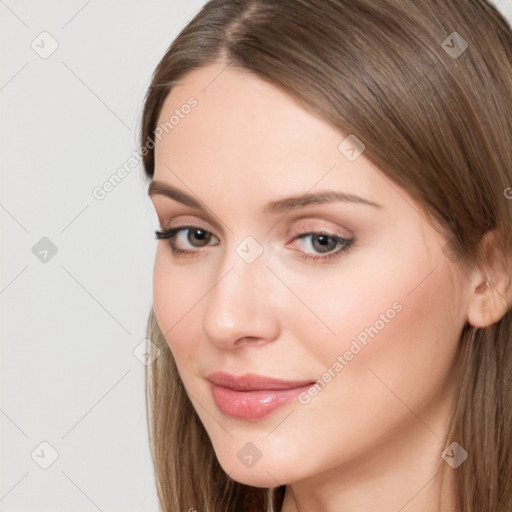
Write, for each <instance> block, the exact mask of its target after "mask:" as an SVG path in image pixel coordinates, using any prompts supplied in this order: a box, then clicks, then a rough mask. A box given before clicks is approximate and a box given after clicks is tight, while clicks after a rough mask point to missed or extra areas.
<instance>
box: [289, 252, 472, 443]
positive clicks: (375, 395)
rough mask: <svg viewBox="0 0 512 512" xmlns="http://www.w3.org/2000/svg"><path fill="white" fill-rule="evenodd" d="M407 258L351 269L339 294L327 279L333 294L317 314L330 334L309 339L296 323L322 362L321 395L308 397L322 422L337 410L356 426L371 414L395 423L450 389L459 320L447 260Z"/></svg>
mask: <svg viewBox="0 0 512 512" xmlns="http://www.w3.org/2000/svg"><path fill="white" fill-rule="evenodd" d="M411 261H412V262H414V263H412V264H411V265H409V266H408V268H403V269H401V272H400V271H399V269H398V268H397V269H396V272H389V273H384V274H383V273H377V272H376V273H375V274H374V275H371V274H369V273H366V275H365V276H364V279H363V275H359V276H357V275H356V274H357V273H353V274H352V276H351V277H350V278H349V279H345V282H346V283H348V284H350V293H347V294H345V295H343V294H340V293H339V290H338V291H337V292H336V289H335V288H334V287H333V286H331V287H330V288H329V286H328V285H327V283H325V287H324V291H327V290H329V292H330V293H331V294H332V295H331V297H336V299H335V300H330V301H327V300H326V301H325V308H324V309H323V311H324V313H325V315H324V317H323V318H324V321H325V322H326V323H327V324H329V326H330V327H332V329H333V330H334V331H335V332H336V336H332V337H331V338H330V340H329V338H326V337H325V336H323V340H324V341H325V343H324V344H314V340H315V337H314V334H313V330H312V329H310V330H309V331H308V332H307V334H306V333H305V331H304V330H303V331H302V339H306V336H308V337H309V338H308V339H309V340H310V347H311V352H312V353H314V354H315V355H317V356H318V357H317V359H318V360H319V361H321V362H322V365H323V368H324V370H325V372H324V373H323V375H322V376H321V377H320V381H321V383H320V391H319V392H318V397H319V398H312V400H311V404H312V409H311V410H310V411H313V409H314V410H315V415H314V416H315V417H316V420H315V421H320V422H322V421H325V422H328V421H329V418H332V414H333V411H334V410H336V411H337V412H336V413H334V414H335V415H339V420H340V423H339V424H344V425H347V423H346V422H347V418H350V421H349V423H350V425H351V426H353V427H354V428H355V429H356V430H357V428H360V427H361V425H367V424H368V422H369V421H370V422H372V424H373V425H375V424H382V423H383V422H384V423H390V424H391V423H393V424H396V423H398V422H399V421H403V420H404V418H405V417H406V416H407V415H410V410H413V411H415V413H416V414H420V411H422V410H426V408H428V407H430V406H432V404H433V403H434V402H436V403H437V400H438V399H439V397H440V396H442V395H443V394H444V393H445V392H449V391H450V388H449V386H448V385H447V384H448V382H450V378H451V376H452V368H453V365H454V357H455V354H456V348H457V341H458V339H459V336H460V331H461V329H462V326H463V323H464V322H463V315H462V314H461V311H462V308H461V303H459V304H454V302H457V301H456V300H454V297H455V294H454V293H453V291H452V286H453V285H452V280H451V276H450V274H449V272H448V269H447V268H446V267H441V266H439V267H438V268H436V270H435V271H433V272H432V269H433V268H435V265H432V264H430V263H429V262H428V261H426V260H422V259H421V257H420V256H418V257H417V258H415V259H414V258H413V259H411ZM310 298H311V304H312V307H316V308H320V307H321V301H320V300H319V299H318V300H317V301H316V302H315V300H314V297H313V296H311V295H310ZM457 308H458V310H457ZM319 310H320V309H319ZM450 311H451V313H452V314H449V312H450ZM297 336H299V334H297ZM329 370H330V371H329ZM320 396H322V398H320ZM315 400H318V402H317V407H318V408H317V407H316V406H315V405H313V403H314V401H315ZM326 403H329V404H331V405H332V408H331V407H327V408H326V407H325V404H326ZM322 404H323V405H322ZM404 404H406V405H404ZM308 407H309V406H308ZM409 408H410V409H409ZM327 411H328V412H327ZM317 413H318V414H317ZM358 425H359V427H358ZM354 435H356V432H355V431H354ZM369 435H370V434H369ZM372 435H373V434H372Z"/></svg>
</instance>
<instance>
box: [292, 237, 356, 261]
mask: <svg viewBox="0 0 512 512" xmlns="http://www.w3.org/2000/svg"><path fill="white" fill-rule="evenodd" d="M295 240H296V241H299V242H300V244H299V245H301V246H302V247H301V248H300V249H301V251H302V252H303V253H304V254H302V256H301V257H302V258H304V259H312V260H317V261H320V260H328V259H332V258H335V257H337V256H340V255H341V253H342V252H348V250H349V249H350V247H351V245H352V244H353V243H354V240H353V239H347V238H343V237H341V236H338V235H334V234H331V233H323V232H319V233H312V232H310V233H304V234H302V235H299V236H297V237H296V238H295Z"/></svg>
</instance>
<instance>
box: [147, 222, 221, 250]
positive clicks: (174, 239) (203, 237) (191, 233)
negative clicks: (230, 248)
mask: <svg viewBox="0 0 512 512" xmlns="http://www.w3.org/2000/svg"><path fill="white" fill-rule="evenodd" d="M155 235H156V238H157V239H159V240H169V245H170V246H171V250H172V252H173V253H174V254H190V253H194V252H198V251H196V250H194V249H198V248H201V247H206V246H207V245H215V244H216V243H218V240H217V238H216V237H215V236H213V234H212V233H211V232H210V231H207V230H205V229H203V228H200V227H198V226H180V227H177V228H172V229H167V230H165V231H155Z"/></svg>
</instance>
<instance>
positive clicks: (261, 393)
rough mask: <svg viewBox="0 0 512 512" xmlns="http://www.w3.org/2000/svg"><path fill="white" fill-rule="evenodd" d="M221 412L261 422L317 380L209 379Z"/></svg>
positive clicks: (252, 376)
mask: <svg viewBox="0 0 512 512" xmlns="http://www.w3.org/2000/svg"><path fill="white" fill-rule="evenodd" d="M207 380H208V381H209V382H210V387H211V390H212V394H213V399H214V401H215V404H216V405H217V407H218V409H219V410H220V411H221V412H222V413H224V414H226V415H227V416H230V417H232V418H237V419H243V420H247V421H255V420H259V419H261V418H263V417H265V416H267V415H269V414H270V413H272V412H273V411H275V410H276V409H277V408H278V407H281V406H283V405H285V404H286V403H289V402H290V401H292V400H294V399H296V398H297V397H298V396H299V395H300V394H301V393H303V392H305V391H307V390H308V389H309V388H310V387H311V386H312V385H314V384H315V382H316V381H315V380H281V379H276V378H273V377H267V376H263V375H257V374H252V373H250V374H244V375H240V376H235V375H230V374H227V373H224V372H215V373H212V374H210V375H208V376H207Z"/></svg>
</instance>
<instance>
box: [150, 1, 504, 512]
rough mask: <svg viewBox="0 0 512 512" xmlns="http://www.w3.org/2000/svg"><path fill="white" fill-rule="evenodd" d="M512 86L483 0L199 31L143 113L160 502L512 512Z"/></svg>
mask: <svg viewBox="0 0 512 512" xmlns="http://www.w3.org/2000/svg"><path fill="white" fill-rule="evenodd" d="M511 91H512V33H511V30H510V28H509V26H508V25H507V24H506V22H505V21H504V19H503V18H502V17H501V16H500V14H499V13H498V12H497V11H496V9H495V8H494V7H493V6H492V5H490V4H488V3H486V2H485V1H483V0H428V1H427V0H423V1H421V2H407V1H405V0H379V1H375V0H351V1H349V0H308V1H306V0H293V1H292V0H286V1H280V2H273V1H271V0H213V1H210V2H208V3H207V4H206V5H205V6H204V7H203V8H202V9H201V11H200V12H199V13H198V14H197V15H196V16H195V18H194V19H193V20H192V21H191V22H190V23H189V24H188V25H187V27H186V28H185V29H184V30H183V31H182V32H181V33H180V35H179V36H178V37H177V39H176V40H175V41H174V42H173V44H172V45H171V46H170V48H169V50H168V51H167V53H166V54H165V55H164V57H163V59H162V60H161V62H160V63H159V65H158V67H157V69H156V71H155V73H154V76H153V80H152V83H151V85H150V87H149V90H148V93H147V97H146V100H145V105H144V112H143V120H142V134H141V144H142V149H141V151H142V154H143V156H144V167H145V173H146V176H147V178H148V182H149V195H150V197H151V200H152V202H153V205H154V207H155V210H156V213H157V215H158V219H159V223H160V228H161V229H160V230H159V231H157V233H156V235H157V238H159V239H160V241H159V242H158V246H157V252H156V258H155V267H154V305H153V309H152V311H151V314H150V318H149V322H148V338H149V339H150V340H151V343H148V350H149V351H150V352H151V353H152V354H154V355H153V356H152V357H150V360H153V357H154V358H155V361H154V362H153V363H152V365H151V366H148V373H147V392H148V414H149V416H148V417H149V428H150V435H151V446H152V454H153V460H154V465H155V470H156V479H157V485H158V493H159V498H160V502H161V506H162V509H163V510H166V511H178V510H179V511H182V510H190V511H192V510H197V511H219V512H220V511H222V512H225V511H233V512H239V511H249V512H252V511H254V512H256V511H258V512H259V511H263V510H268V511H270V510H272V511H282V512H298V511H301V512H302V511H328V512H330V511H341V510H347V511H353V510H358V511H362V510H370V509H371V510H373V509H375V510H380V511H386V512H387V511H398V510H403V511H409V512H410V511H415V512H419V511H421V512H426V511H433V510H438V511H442V512H446V511H450V512H453V511H457V512H482V511H484V510H485V511H486V512H498V511H505V510H510V507H512V450H511V442H512V441H511V439H512V412H511V411H512V398H511V396H512V395H511V394H512V387H511V384H512V379H511V372H512V348H511V342H512V332H511V321H512V316H511V312H510V310H511V304H512V284H511V279H510V276H511V267H512V263H511V262H512V258H511V255H512V237H511V233H512V208H511V202H510V197H511V196H512V194H511V192H512V189H511V188H510V187H511V186H512V152H511V151H510V148H511V147H512V121H511V120H512V99H511ZM159 354H160V355H159ZM157 355H159V357H156V356H157Z"/></svg>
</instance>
